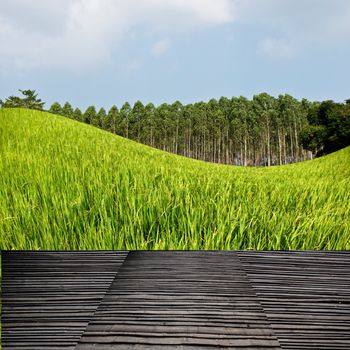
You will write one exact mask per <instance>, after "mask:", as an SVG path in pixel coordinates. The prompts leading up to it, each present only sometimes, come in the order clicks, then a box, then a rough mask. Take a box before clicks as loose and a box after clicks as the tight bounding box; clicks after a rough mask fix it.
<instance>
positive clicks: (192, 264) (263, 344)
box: [77, 251, 279, 350]
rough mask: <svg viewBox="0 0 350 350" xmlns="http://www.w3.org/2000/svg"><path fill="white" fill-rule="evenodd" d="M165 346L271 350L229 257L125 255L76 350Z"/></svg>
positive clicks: (249, 292)
mask: <svg viewBox="0 0 350 350" xmlns="http://www.w3.org/2000/svg"><path fill="white" fill-rule="evenodd" d="M170 345H171V346H172V347H171V348H172V349H188V348H189V347H193V346H196V348H197V349H198V348H200V349H213V348H215V349H223V348H226V349H247V348H256V349H278V348H279V344H278V341H277V338H276V336H275V335H274V333H273V330H272V328H271V327H270V325H269V323H268V321H267V319H266V316H265V314H264V312H263V310H262V307H261V305H260V303H259V302H258V300H257V297H256V295H255V293H254V291H253V289H252V287H251V286H250V284H249V281H248V279H247V277H246V274H245V272H244V271H243V270H242V267H241V264H240V262H239V259H238V258H237V256H236V253H234V252H196V251H195V252H131V253H129V255H128V258H127V259H126V260H125V263H124V264H123V266H122V267H121V268H120V270H119V273H118V275H117V276H116V278H115V280H114V282H113V283H112V285H111V288H110V289H109V291H108V293H107V294H106V296H105V297H104V299H103V301H102V302H101V304H100V306H99V307H98V308H97V310H96V312H95V314H94V316H93V317H92V319H91V320H90V322H89V326H88V327H87V329H86V331H85V332H84V334H83V336H82V338H81V340H80V342H79V345H78V346H77V350H88V349H97V350H100V349H101V350H102V349H103V350H104V349H111V348H113V349H116V350H119V349H144V347H143V346H146V348H157V349H158V348H159V349H164V348H165V346H170ZM188 346H189V347H188Z"/></svg>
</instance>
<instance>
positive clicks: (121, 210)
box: [0, 109, 350, 249]
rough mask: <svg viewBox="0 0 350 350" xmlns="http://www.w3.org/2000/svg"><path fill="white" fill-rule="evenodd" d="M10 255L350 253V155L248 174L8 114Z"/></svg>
mask: <svg viewBox="0 0 350 350" xmlns="http://www.w3.org/2000/svg"><path fill="white" fill-rule="evenodd" d="M0 242H1V243H0V244H1V247H0V248H1V249H350V148H346V149H343V150H341V151H339V152H336V153H334V154H331V155H329V156H326V157H323V158H319V159H317V160H314V161H308V162H304V163H298V164H293V165H286V166H279V167H270V168H242V167H234V166H224V165H217V164H209V163H205V162H200V161H195V160H192V159H186V158H183V157H179V156H175V155H172V154H168V153H166V152H162V151H159V150H156V149H152V148H150V147H147V146H144V145H140V144H137V143H135V142H132V141H130V140H126V139H123V138H121V137H118V136H115V135H112V134H109V133H107V132H104V131H102V130H99V129H96V128H93V127H90V126H88V125H85V124H81V123H78V122H75V121H72V120H69V119H66V118H63V117H59V116H54V115H51V114H48V113H43V112H37V111H31V110H20V109H16V110H11V109H7V110H6V109H1V110H0Z"/></svg>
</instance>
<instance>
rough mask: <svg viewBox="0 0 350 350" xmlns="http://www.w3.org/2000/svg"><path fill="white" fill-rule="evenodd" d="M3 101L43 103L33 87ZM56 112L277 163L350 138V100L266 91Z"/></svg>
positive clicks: (249, 160)
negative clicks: (185, 101)
mask: <svg viewBox="0 0 350 350" xmlns="http://www.w3.org/2000/svg"><path fill="white" fill-rule="evenodd" d="M20 91H21V92H22V94H23V96H24V97H16V96H10V97H9V98H7V99H6V100H5V102H2V101H1V100H0V106H1V107H5V108H13V107H22V108H32V109H39V110H42V109H43V106H44V102H42V101H41V100H40V99H38V97H37V94H36V93H35V91H34V90H20ZM49 112H51V113H54V114H59V115H63V116H66V117H69V118H72V119H75V120H78V121H81V122H84V123H87V124H91V125H94V126H96V127H98V128H101V129H104V130H107V131H110V132H112V133H114V134H117V135H120V136H123V137H126V138H129V139H132V140H135V141H137V142H141V143H144V144H146V145H149V146H152V147H156V148H159V149H162V150H164V151H168V152H172V153H175V154H179V155H183V156H186V157H191V158H195V159H200V160H205V161H210V162H217V163H225V164H235V165H255V166H264V165H267V166H270V165H280V164H289V163H295V162H299V161H303V160H306V159H312V158H313V156H320V155H324V154H327V153H330V152H334V151H336V150H338V149H340V148H343V147H346V146H349V145H350V100H347V101H346V103H344V104H341V103H335V102H333V101H324V102H321V103H320V102H310V101H308V100H306V99H302V100H301V101H299V100H297V99H295V98H293V97H292V96H290V95H287V94H286V95H280V96H278V97H277V98H275V97H273V96H270V95H269V94H267V93H261V94H259V95H255V96H254V97H253V98H252V99H251V100H249V99H247V98H245V97H242V96H241V97H233V98H231V99H229V98H226V97H221V98H220V99H219V100H215V99H211V100H210V101H208V102H197V103H193V104H192V103H191V104H187V105H182V104H181V103H180V102H179V101H176V102H175V103H173V104H167V103H163V104H161V105H160V106H158V107H155V106H154V104H153V103H148V104H147V105H144V104H143V103H142V102H140V101H137V102H135V104H134V105H133V106H131V105H130V104H129V103H128V102H126V103H124V104H123V106H122V107H121V108H120V109H118V107H117V106H112V107H111V108H110V110H109V111H108V112H106V110H105V109H104V108H100V109H99V110H98V111H97V110H96V108H95V107H94V106H89V107H88V108H87V109H86V111H85V112H82V111H81V110H80V109H79V108H73V107H72V105H71V104H70V103H69V102H66V103H65V104H64V105H63V106H61V105H60V104H59V103H58V102H55V103H53V104H52V106H51V107H50V109H49Z"/></svg>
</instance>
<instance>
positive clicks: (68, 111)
mask: <svg viewBox="0 0 350 350" xmlns="http://www.w3.org/2000/svg"><path fill="white" fill-rule="evenodd" d="M73 113H74V111H73V108H72V106H71V104H70V103H69V102H66V103H65V104H64V106H63V108H62V115H64V116H66V117H68V118H73Z"/></svg>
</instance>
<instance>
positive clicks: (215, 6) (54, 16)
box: [0, 0, 233, 71]
mask: <svg viewBox="0 0 350 350" xmlns="http://www.w3.org/2000/svg"><path fill="white" fill-rule="evenodd" d="M1 2H2V3H1V14H0V68H1V69H2V70H7V71H8V70H13V71H17V70H28V69H29V70H30V69H35V68H38V67H41V68H64V69H66V68H68V69H71V70H74V71H77V70H85V69H88V68H90V67H94V66H97V65H99V64H102V63H106V62H108V61H109V60H110V58H111V55H112V53H113V51H114V50H115V49H116V48H118V45H120V43H121V42H122V41H123V39H125V37H126V35H127V33H128V32H129V31H130V30H132V29H133V28H134V27H137V26H139V25H143V26H147V28H150V30H151V31H152V30H153V31H157V30H158V31H159V30H161V31H168V32H169V33H172V32H174V31H183V30H191V29H193V27H198V26H206V25H219V24H221V23H226V22H228V21H231V20H232V18H233V16H232V3H231V1H230V0H186V1H185V0H133V1H125V0H50V1H48V0H1ZM168 45H169V42H166V41H164V42H160V43H158V44H155V47H154V48H153V50H152V51H153V53H154V54H155V55H156V56H157V55H160V54H162V53H164V52H165V51H166V49H167V46H168Z"/></svg>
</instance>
